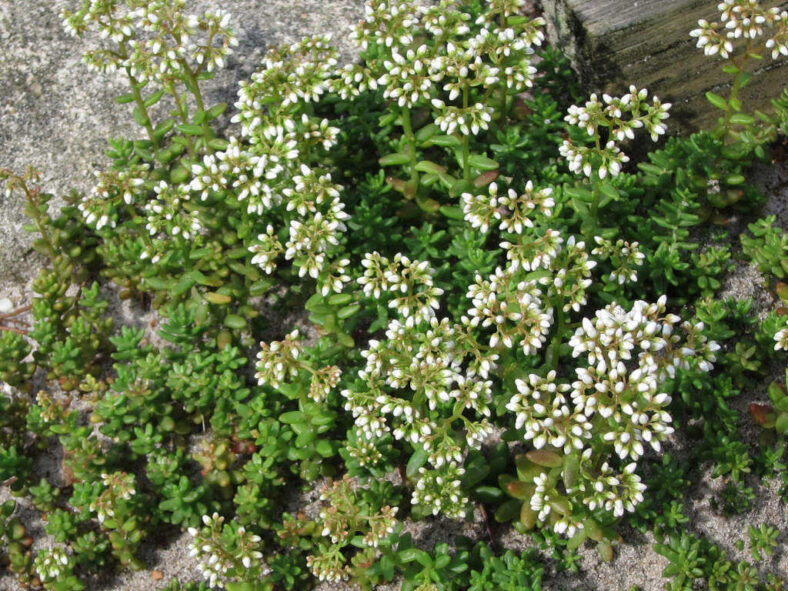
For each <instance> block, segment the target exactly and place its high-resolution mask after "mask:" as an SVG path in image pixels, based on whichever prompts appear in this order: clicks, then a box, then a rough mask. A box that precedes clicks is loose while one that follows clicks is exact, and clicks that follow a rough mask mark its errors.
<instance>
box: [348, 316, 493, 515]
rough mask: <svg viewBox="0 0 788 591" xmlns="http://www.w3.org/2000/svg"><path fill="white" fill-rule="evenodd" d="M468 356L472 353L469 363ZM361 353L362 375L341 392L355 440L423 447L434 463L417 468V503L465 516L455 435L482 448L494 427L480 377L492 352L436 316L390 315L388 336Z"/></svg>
mask: <svg viewBox="0 0 788 591" xmlns="http://www.w3.org/2000/svg"><path fill="white" fill-rule="evenodd" d="M467 354H472V355H473V356H472V357H471V358H470V359H468V360H467V363H466V362H465V361H466V356H467ZM362 356H363V357H364V359H365V360H366V365H365V367H364V369H362V370H360V371H359V372H358V378H359V380H357V381H356V382H354V383H353V385H352V386H351V387H350V388H347V389H345V390H343V391H342V395H343V396H344V397H345V399H346V403H345V408H346V409H347V410H349V411H351V412H352V413H353V416H354V418H355V430H356V434H355V438H356V441H357V442H369V443H372V442H374V441H376V440H379V439H380V438H381V437H383V436H384V435H385V434H387V433H391V434H392V435H393V436H394V438H395V439H398V440H406V441H407V442H408V443H409V444H410V445H411V446H413V448H414V449H415V450H419V453H424V454H425V459H426V461H428V462H429V464H430V466H431V467H430V469H427V468H422V469H421V470H420V471H419V474H418V481H417V483H416V486H415V490H414V492H413V497H412V502H413V503H415V504H419V505H421V506H423V507H424V508H425V510H426V512H428V513H433V514H438V513H439V512H443V513H445V514H447V515H450V516H452V517H461V516H462V515H464V513H465V511H466V510H467V501H468V499H467V498H466V497H464V496H462V495H461V491H460V489H459V476H460V475H461V474H462V467H461V462H462V460H463V446H461V445H460V443H459V438H458V435H459V434H460V433H463V438H464V439H465V442H466V444H467V445H468V446H470V447H474V448H478V447H479V446H480V445H481V443H482V442H483V441H484V440H485V439H486V438H487V436H488V435H489V434H490V433H491V431H492V425H491V424H490V422H489V420H488V418H487V417H489V416H490V414H491V413H490V407H489V405H490V403H491V402H492V395H491V382H489V381H488V380H485V379H484V378H483V376H482V374H484V375H486V372H487V370H488V369H489V368H490V366H491V364H492V362H491V361H490V358H489V356H487V355H484V354H483V353H482V352H481V351H480V349H479V346H478V344H476V343H475V341H474V339H473V338H472V337H471V336H470V335H469V334H468V331H467V328H464V327H462V326H460V325H452V324H450V323H449V322H448V320H446V319H444V320H442V321H438V320H437V319H436V318H431V319H430V320H429V321H427V320H424V319H420V320H419V321H418V322H413V323H403V322H402V321H401V320H399V319H395V320H392V321H391V322H390V323H389V326H388V329H387V331H386V340H383V341H378V340H373V341H370V343H369V347H368V349H367V350H365V351H363V352H362ZM464 366H465V367H464ZM479 417H481V418H479ZM360 459H361V458H360ZM364 460H365V461H366V460H374V458H371V457H369V456H367V457H365V458H364Z"/></svg>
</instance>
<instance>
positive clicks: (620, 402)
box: [506, 296, 719, 535]
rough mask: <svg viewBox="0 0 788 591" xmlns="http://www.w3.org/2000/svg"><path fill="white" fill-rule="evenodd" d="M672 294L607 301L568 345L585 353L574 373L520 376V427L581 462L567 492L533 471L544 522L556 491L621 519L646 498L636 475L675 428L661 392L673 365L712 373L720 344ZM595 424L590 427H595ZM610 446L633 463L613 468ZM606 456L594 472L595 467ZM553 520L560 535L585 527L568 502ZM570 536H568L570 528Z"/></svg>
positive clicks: (513, 404)
mask: <svg viewBox="0 0 788 591" xmlns="http://www.w3.org/2000/svg"><path fill="white" fill-rule="evenodd" d="M665 305H666V298H665V297H664V296H662V297H661V298H660V299H659V300H658V301H657V302H656V303H654V304H648V303H646V302H643V301H637V302H635V303H634V305H633V306H632V308H631V309H630V310H625V309H623V308H622V307H621V306H619V305H617V304H610V305H608V306H606V307H605V308H604V309H602V310H597V312H596V314H595V317H594V318H583V320H582V322H581V326H580V327H578V328H577V329H576V330H575V332H574V334H573V336H572V338H571V339H570V340H569V346H570V347H571V348H572V357H574V358H577V359H578V360H581V359H585V361H586V363H581V364H580V365H579V366H578V367H576V368H575V370H574V371H575V376H576V379H575V380H574V381H572V380H571V379H569V378H560V377H559V376H558V373H557V372H556V371H555V370H551V371H549V372H548V373H547V374H546V375H544V376H542V375H539V374H530V375H529V376H528V379H527V380H523V379H518V380H516V387H517V393H515V394H514V395H513V396H512V397H511V399H510V401H509V403H508V404H507V407H506V408H507V409H508V410H509V411H511V412H513V413H515V416H516V420H515V426H516V427H517V428H518V429H523V430H524V438H525V440H526V441H531V442H532V444H533V446H534V447H535V448H536V449H551V450H556V451H557V452H559V453H563V454H564V456H565V457H566V456H572V455H573V456H575V457H576V458H578V460H579V470H578V472H579V477H578V478H577V482H576V483H575V484H574V485H573V486H572V487H569V486H567V489H566V491H565V492H561V491H559V490H558V489H557V488H556V484H555V483H553V484H552V485H551V484H549V483H547V481H546V476H547V475H546V473H540V474H539V475H537V476H536V477H535V478H534V481H533V483H534V485H535V487H536V488H535V492H534V493H533V496H532V497H531V500H530V507H531V509H532V510H533V511H535V512H536V513H537V518H538V520H539V521H546V520H547V517H548V514H549V513H550V510H551V503H552V504H553V505H554V504H555V503H554V499H553V497H556V498H558V497H565V496H567V495H570V496H571V497H574V495H575V493H576V494H577V495H578V496H577V500H575V499H574V498H572V499H571V500H570V501H569V502H570V503H571V504H575V503H578V502H582V504H583V505H585V506H586V507H587V509H588V510H589V511H595V510H597V509H600V508H604V509H605V510H606V511H610V512H612V513H613V515H614V516H616V517H620V516H621V515H623V512H624V510H625V509H626V510H627V511H633V510H634V507H635V505H637V504H638V503H639V502H641V501H642V500H643V494H642V493H643V491H644V490H645V486H644V485H643V484H642V483H641V482H640V478H639V477H638V476H637V474H636V473H635V469H636V467H637V461H638V459H639V458H640V457H642V456H643V454H644V453H645V445H650V446H651V447H652V448H653V449H654V450H656V451H660V449H661V442H662V441H664V440H665V438H666V437H667V436H668V435H669V434H670V433H672V432H673V427H672V426H671V424H672V417H671V415H670V413H669V412H668V411H667V406H668V405H669V404H670V402H671V397H670V396H669V395H668V394H667V393H665V392H664V391H662V387H663V384H664V382H665V380H666V379H668V378H669V377H673V376H674V375H675V371H676V369H677V368H683V369H689V368H690V367H691V364H693V363H694V364H696V366H697V367H698V368H699V369H700V370H702V371H710V370H711V369H712V365H711V364H712V363H713V362H714V361H715V351H716V350H717V349H718V348H719V347H718V345H717V344H716V343H714V342H712V341H708V340H707V339H706V338H705V337H704V336H703V335H702V333H701V331H702V330H703V326H702V325H692V324H690V323H689V322H683V323H682V322H681V319H680V318H679V317H678V316H676V315H675V314H670V313H667V312H666V310H665ZM592 426H593V428H592ZM610 446H612V451H613V452H615V454H616V456H618V458H619V459H620V460H622V461H626V462H627V464H626V465H625V466H624V467H623V468H622V469H621V470H620V471H618V472H617V471H616V470H615V468H614V465H613V462H612V460H608V459H606V458H604V454H606V453H609V452H606V451H605V450H606V449H608V448H609V447H610ZM603 459H604V463H602V464H601V467H600V468H599V469H598V470H597V469H596V468H595V467H594V466H596V465H599V462H600V461H602V460H603ZM562 513H563V516H562V518H561V519H559V520H558V521H551V523H553V527H554V529H555V531H556V532H557V533H567V532H573V531H575V530H576V529H578V528H581V527H582V524H581V523H580V522H579V521H573V520H572V518H571V515H572V514H573V512H572V510H571V506H570V507H568V508H567V510H565V511H562ZM567 535H572V534H571V533H568V534H567Z"/></svg>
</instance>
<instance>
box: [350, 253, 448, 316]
mask: <svg viewBox="0 0 788 591" xmlns="http://www.w3.org/2000/svg"><path fill="white" fill-rule="evenodd" d="M361 265H362V266H363V267H364V275H363V276H362V277H360V278H359V280H358V283H359V284H360V285H361V286H362V287H363V289H364V294H365V295H366V296H372V297H374V298H376V299H377V298H380V297H381V295H383V294H389V295H392V296H394V297H393V299H392V300H391V301H390V302H389V308H394V309H395V310H396V311H397V312H398V313H399V314H401V315H402V316H403V317H404V318H405V324H406V325H407V326H408V327H413V325H414V324H415V323H416V322H419V321H422V320H423V321H429V320H430V319H431V318H433V317H434V316H435V310H436V309H437V308H438V299H437V298H438V297H439V296H440V295H441V294H442V293H443V290H442V289H441V288H439V287H435V286H434V285H433V281H432V273H433V270H432V269H431V268H430V266H429V263H428V262H427V261H411V260H410V259H409V258H408V257H406V256H404V255H402V254H401V253H397V254H396V255H394V259H393V260H391V261H389V260H388V259H387V258H386V257H383V256H380V254H379V253H377V252H372V253H367V254H366V255H364V259H363V260H362V261H361Z"/></svg>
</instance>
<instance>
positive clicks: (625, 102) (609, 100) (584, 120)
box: [560, 86, 671, 179]
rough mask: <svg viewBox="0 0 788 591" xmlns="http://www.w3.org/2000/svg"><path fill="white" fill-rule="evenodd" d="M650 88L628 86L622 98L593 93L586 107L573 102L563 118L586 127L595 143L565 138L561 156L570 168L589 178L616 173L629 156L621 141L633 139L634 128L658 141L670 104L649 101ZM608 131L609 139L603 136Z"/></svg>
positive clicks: (657, 100) (585, 129)
mask: <svg viewBox="0 0 788 591" xmlns="http://www.w3.org/2000/svg"><path fill="white" fill-rule="evenodd" d="M647 98H648V91H647V90H646V89H645V88H642V89H640V90H638V89H637V88H635V87H634V86H630V87H629V92H628V93H627V94H625V95H624V96H622V97H621V98H618V97H613V96H610V95H608V94H604V95H602V100H600V99H599V97H598V96H597V95H596V94H592V95H591V97H590V99H589V100H588V101H587V102H586V103H585V105H584V106H582V107H579V106H577V105H572V106H571V107H570V108H569V113H568V114H567V115H566V117H564V119H565V120H566V121H567V122H568V123H569V124H570V125H576V126H577V127H579V128H581V129H582V130H584V131H585V132H586V133H587V135H588V137H589V138H593V139H594V140H595V144H593V145H587V144H586V142H581V143H577V142H575V141H572V140H564V142H563V144H562V145H561V147H560V152H561V155H562V156H563V157H564V158H566V159H567V160H568V162H569V170H571V171H572V172H575V173H580V172H581V171H582V173H583V174H584V175H585V176H587V177H590V176H591V175H592V173H596V174H597V175H598V177H599V178H600V179H604V178H605V177H606V176H607V175H608V174H609V175H610V176H617V175H618V174H619V173H620V172H621V166H622V165H623V164H624V163H626V162H628V161H629V157H628V156H627V155H626V154H625V153H624V152H622V151H621V148H620V147H619V144H620V143H621V142H622V141H623V140H625V139H630V140H631V139H634V137H635V130H636V129H640V128H643V129H645V130H646V131H647V132H648V133H649V135H650V136H651V139H652V141H655V142H656V141H657V140H658V139H659V136H661V135H663V134H664V133H665V131H666V127H665V124H664V120H665V119H667V118H668V110H669V109H670V106H671V105H670V103H662V102H661V101H660V100H659V99H658V98H657V97H653V98H652V101H651V103H650V104H649V103H648V101H647V100H646V99H647ZM602 130H606V132H607V140H605V139H604V138H603V137H602Z"/></svg>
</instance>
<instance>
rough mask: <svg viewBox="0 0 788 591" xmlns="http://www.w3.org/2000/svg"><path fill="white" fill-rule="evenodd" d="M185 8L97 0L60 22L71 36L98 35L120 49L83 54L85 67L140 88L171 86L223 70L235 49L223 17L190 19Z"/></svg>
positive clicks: (181, 2) (178, 2) (165, 1)
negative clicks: (121, 75) (152, 83)
mask: <svg viewBox="0 0 788 591" xmlns="http://www.w3.org/2000/svg"><path fill="white" fill-rule="evenodd" d="M124 4H125V6H124ZM185 7H186V0H152V1H150V2H148V1H146V2H141V1H140V0H126V1H125V2H117V1H115V0H96V1H93V2H84V3H83V7H82V8H81V9H80V10H78V11H76V12H70V11H65V12H63V14H62V15H61V16H62V18H63V25H64V27H65V29H66V31H68V32H69V33H70V34H71V35H74V36H82V35H84V33H85V32H86V31H88V30H91V29H92V30H97V31H98V33H99V36H100V37H101V38H102V39H110V40H111V41H113V42H114V43H115V44H117V46H118V47H119V49H118V50H113V49H111V48H101V49H97V50H94V51H89V52H87V53H86V54H85V56H84V61H85V63H86V64H87V65H88V66H89V67H91V68H93V69H95V70H99V71H102V72H111V71H114V70H117V69H125V70H126V71H128V72H129V73H130V75H131V76H133V77H134V78H135V79H136V80H137V81H138V82H139V83H142V84H144V83H145V82H146V81H148V80H150V79H156V80H159V81H162V82H167V83H171V82H172V79H173V78H174V77H179V76H180V75H181V74H182V73H183V72H184V70H186V69H189V70H190V72H191V71H193V72H195V74H194V75H196V74H199V72H200V71H202V70H205V71H207V72H211V71H213V70H214V68H216V67H219V68H221V67H222V66H223V65H224V62H225V59H226V58H227V56H228V55H230V54H231V53H232V52H233V47H235V46H237V45H238V40H237V39H236V37H235V35H234V33H233V31H232V29H230V26H229V25H230V15H229V14H228V13H227V12H225V11H224V10H221V9H218V10H209V11H206V12H205V13H203V14H201V15H194V14H187V13H186V12H185V10H184V9H185Z"/></svg>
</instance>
